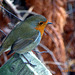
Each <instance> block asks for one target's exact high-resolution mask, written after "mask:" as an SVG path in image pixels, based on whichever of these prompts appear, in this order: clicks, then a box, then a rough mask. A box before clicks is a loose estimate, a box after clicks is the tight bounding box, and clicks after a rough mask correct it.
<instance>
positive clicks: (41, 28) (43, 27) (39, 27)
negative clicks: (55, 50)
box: [35, 25, 46, 38]
mask: <svg viewBox="0 0 75 75" xmlns="http://www.w3.org/2000/svg"><path fill="white" fill-rule="evenodd" d="M45 27H46V25H42V26H37V27H36V28H35V29H36V30H39V31H40V33H41V38H42V36H43V33H44V29H45Z"/></svg>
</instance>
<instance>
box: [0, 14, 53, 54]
mask: <svg viewBox="0 0 75 75" xmlns="http://www.w3.org/2000/svg"><path fill="white" fill-rule="evenodd" d="M48 24H52V23H51V22H48V20H47V19H46V18H45V17H44V16H42V15H34V16H30V17H28V18H27V19H26V20H24V21H22V22H20V23H19V24H17V25H16V26H15V27H14V29H12V31H11V32H10V33H9V34H8V36H7V37H6V38H5V39H4V40H3V42H2V45H1V46H0V55H1V54H2V53H3V52H4V51H6V50H7V49H8V48H11V50H10V52H9V53H8V55H9V54H11V53H13V52H15V53H18V54H24V53H26V52H28V51H31V50H33V49H34V48H35V47H36V46H37V45H38V44H39V43H40V41H41V38H42V36H43V33H44V29H45V27H46V25H48Z"/></svg>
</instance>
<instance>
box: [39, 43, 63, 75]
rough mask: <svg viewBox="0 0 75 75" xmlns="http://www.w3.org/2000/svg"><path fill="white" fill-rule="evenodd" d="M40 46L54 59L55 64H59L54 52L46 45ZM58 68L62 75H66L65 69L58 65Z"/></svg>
mask: <svg viewBox="0 0 75 75" xmlns="http://www.w3.org/2000/svg"><path fill="white" fill-rule="evenodd" d="M39 46H41V47H42V48H44V49H45V50H46V51H47V52H48V53H49V54H50V55H51V56H52V59H53V60H54V62H55V63H56V62H58V61H57V59H56V58H55V56H54V54H53V52H52V51H51V50H50V49H48V48H47V47H46V46H45V45H43V44H41V43H40V44H39ZM57 66H58V68H59V69H60V71H61V73H62V75H64V73H63V72H62V71H63V68H62V67H61V66H60V65H57Z"/></svg>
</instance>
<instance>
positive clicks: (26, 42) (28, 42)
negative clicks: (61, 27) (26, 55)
mask: <svg viewBox="0 0 75 75" xmlns="http://www.w3.org/2000/svg"><path fill="white" fill-rule="evenodd" d="M40 40H41V34H40V32H39V31H37V33H36V34H35V35H34V36H32V37H30V38H27V39H21V38H19V39H18V40H16V41H15V42H14V43H13V45H12V46H11V50H13V51H15V52H17V53H19V51H21V50H22V49H24V48H26V47H28V48H29V47H30V49H33V48H34V47H35V46H37V45H38V44H39V42H40ZM32 45H33V46H34V47H33V46H32ZM28 48H27V49H28ZM26 52H27V51H26Z"/></svg>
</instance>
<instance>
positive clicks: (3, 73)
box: [0, 52, 51, 75]
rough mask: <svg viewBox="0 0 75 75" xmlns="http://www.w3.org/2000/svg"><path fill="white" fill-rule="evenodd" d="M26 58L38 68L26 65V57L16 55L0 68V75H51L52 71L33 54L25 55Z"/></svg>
mask: <svg viewBox="0 0 75 75" xmlns="http://www.w3.org/2000/svg"><path fill="white" fill-rule="evenodd" d="M24 56H25V57H26V58H27V59H28V60H29V61H31V63H32V64H33V65H36V66H35V67H32V66H31V65H29V64H25V62H27V61H26V60H25V59H24V57H23V56H21V55H18V54H16V53H15V54H14V55H13V56H12V57H11V58H10V59H9V60H8V61H7V62H6V63H5V64H4V65H3V66H2V67H1V68H0V75H51V73H50V71H49V70H48V69H47V68H46V67H45V66H44V65H43V64H42V63H41V61H40V60H39V59H38V58H37V57H36V56H35V55H34V54H33V53H32V52H28V53H25V54H24Z"/></svg>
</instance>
